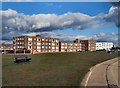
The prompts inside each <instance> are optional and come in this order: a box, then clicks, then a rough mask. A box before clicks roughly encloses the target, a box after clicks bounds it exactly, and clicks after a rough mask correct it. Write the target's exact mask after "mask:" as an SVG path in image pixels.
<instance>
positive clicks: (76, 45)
mask: <svg viewBox="0 0 120 88" xmlns="http://www.w3.org/2000/svg"><path fill="white" fill-rule="evenodd" d="M13 47H14V50H24V49H26V50H30V51H31V53H45V52H77V51H96V50H103V49H110V48H112V47H113V43H112V42H96V41H95V40H79V39H76V40H75V41H73V42H60V41H59V39H58V38H49V37H42V36H40V35H36V36H17V37H14V38H13Z"/></svg>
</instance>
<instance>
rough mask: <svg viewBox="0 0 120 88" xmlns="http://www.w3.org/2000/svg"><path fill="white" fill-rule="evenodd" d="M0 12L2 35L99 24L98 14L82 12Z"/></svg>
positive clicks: (84, 27) (88, 26) (79, 27)
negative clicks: (30, 13) (26, 13)
mask: <svg viewBox="0 0 120 88" xmlns="http://www.w3.org/2000/svg"><path fill="white" fill-rule="evenodd" d="M0 12H2V27H3V29H2V31H3V34H4V35H3V36H7V34H9V35H10V32H11V31H12V33H13V35H12V36H15V35H18V34H23V33H29V32H42V31H52V30H58V29H60V30H63V29H66V28H72V29H78V30H84V29H87V28H95V27H99V26H101V25H100V24H99V20H100V19H101V18H100V16H99V15H98V16H89V15H86V14H82V13H71V12H68V13H65V14H62V15H57V14H33V15H25V14H23V13H18V12H17V11H15V10H12V9H8V10H5V11H0ZM6 33H7V34H6ZM12 36H11V37H12Z"/></svg>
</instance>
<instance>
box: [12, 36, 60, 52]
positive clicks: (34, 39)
mask: <svg viewBox="0 0 120 88" xmlns="http://www.w3.org/2000/svg"><path fill="white" fill-rule="evenodd" d="M13 45H14V49H15V50H23V49H26V50H30V51H31V53H44V52H59V39H58V38H45V37H41V36H39V35H36V36H18V37H14V38H13Z"/></svg>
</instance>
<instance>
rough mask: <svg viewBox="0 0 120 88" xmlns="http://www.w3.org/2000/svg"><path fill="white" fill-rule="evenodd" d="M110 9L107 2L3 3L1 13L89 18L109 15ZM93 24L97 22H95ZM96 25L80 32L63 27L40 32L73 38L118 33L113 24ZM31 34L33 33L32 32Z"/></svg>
mask: <svg viewBox="0 0 120 88" xmlns="http://www.w3.org/2000/svg"><path fill="white" fill-rule="evenodd" d="M111 7H112V4H111V3H109V2H74V3H73V2H4V3H3V4H2V11H7V10H8V9H11V10H14V11H16V12H17V13H19V14H21V13H23V14H24V15H30V16H32V15H33V14H35V15H37V14H55V15H58V16H61V15H64V14H65V13H68V12H69V13H82V14H83V15H88V16H90V17H95V16H96V17H98V16H99V15H100V16H101V17H102V15H101V14H104V15H105V14H109V10H110V8H111ZM70 15H71V14H70ZM55 20H56V19H55ZM85 21H86V20H85ZM91 22H92V21H91ZM95 22H97V21H96V20H95ZM89 24H90V23H89ZM97 24H100V25H101V26H99V27H95V28H94V27H85V28H83V29H80V30H79V29H77V28H76V27H71V26H70V27H66V26H65V27H62V28H60V29H59V28H58V27H57V28H58V29H56V28H55V30H51V31H48V30H47V31H46V30H44V29H43V30H42V31H43V32H54V34H62V35H63V36H64V35H69V34H72V35H74V36H81V35H85V36H94V35H96V34H99V33H106V34H112V33H117V31H118V30H117V29H118V28H117V26H116V25H115V23H114V22H107V21H105V20H103V19H102V20H99V22H98V23H97ZM72 25H73V24H72ZM84 26H85V25H84ZM89 26H92V25H89ZM77 27H78V25H77ZM53 28H54V27H53ZM39 32H40V31H39ZM23 33H24V32H23ZM31 33H33V31H32V32H31ZM53 37H57V35H54V36H53Z"/></svg>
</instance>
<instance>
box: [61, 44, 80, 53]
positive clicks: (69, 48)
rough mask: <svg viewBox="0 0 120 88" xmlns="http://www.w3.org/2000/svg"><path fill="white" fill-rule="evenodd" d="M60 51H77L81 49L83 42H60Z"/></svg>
mask: <svg viewBox="0 0 120 88" xmlns="http://www.w3.org/2000/svg"><path fill="white" fill-rule="evenodd" d="M60 46H61V47H60V49H59V50H60V52H76V51H81V43H74V42H60Z"/></svg>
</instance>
